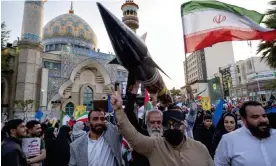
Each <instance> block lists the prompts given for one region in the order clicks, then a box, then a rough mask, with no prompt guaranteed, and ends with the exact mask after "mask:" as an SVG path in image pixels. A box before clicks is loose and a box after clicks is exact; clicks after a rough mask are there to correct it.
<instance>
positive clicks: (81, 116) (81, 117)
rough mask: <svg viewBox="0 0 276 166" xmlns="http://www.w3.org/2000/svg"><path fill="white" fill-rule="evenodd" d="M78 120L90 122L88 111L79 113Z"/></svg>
mask: <svg viewBox="0 0 276 166" xmlns="http://www.w3.org/2000/svg"><path fill="white" fill-rule="evenodd" d="M76 121H77V122H78V121H82V122H88V112H84V113H83V114H81V115H79V117H78V118H77V119H76Z"/></svg>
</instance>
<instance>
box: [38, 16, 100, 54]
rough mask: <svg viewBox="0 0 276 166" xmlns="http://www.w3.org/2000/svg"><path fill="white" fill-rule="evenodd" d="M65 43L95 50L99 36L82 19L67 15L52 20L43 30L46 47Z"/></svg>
mask: <svg viewBox="0 0 276 166" xmlns="http://www.w3.org/2000/svg"><path fill="white" fill-rule="evenodd" d="M65 43H66V44H71V45H77V46H81V47H85V48H88V49H95V48H97V36H96V34H95V33H94V31H93V30H92V28H91V27H90V26H89V25H88V24H87V23H86V22H85V21H84V20H83V19H82V18H80V17H79V16H77V15H75V14H73V13H67V14H63V15H60V16H58V17H56V18H54V19H52V20H51V21H50V22H48V23H47V24H46V25H45V27H44V29H43V44H44V45H48V44H65Z"/></svg>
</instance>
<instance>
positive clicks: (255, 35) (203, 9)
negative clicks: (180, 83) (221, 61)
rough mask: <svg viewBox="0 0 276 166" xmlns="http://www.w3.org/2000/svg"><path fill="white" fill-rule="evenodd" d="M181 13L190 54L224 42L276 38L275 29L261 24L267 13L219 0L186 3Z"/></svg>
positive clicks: (186, 46) (185, 39)
mask: <svg viewBox="0 0 276 166" xmlns="http://www.w3.org/2000/svg"><path fill="white" fill-rule="evenodd" d="M248 3H250V1H249V2H248ZM181 16H182V26H183V31H184V41H185V51H186V53H191V52H194V51H196V50H200V49H202V48H205V47H210V46H212V45H213V44H216V43H219V42H224V41H242V40H260V39H261V40H264V41H272V40H275V39H276V30H275V29H269V28H264V27H262V26H260V25H259V24H260V23H261V22H262V20H263V18H264V16H265V15H264V14H260V13H258V12H256V11H253V10H247V9H244V8H241V7H238V6H234V5H230V4H227V3H222V2H219V1H215V0H208V1H190V2H187V3H184V4H182V5H181Z"/></svg>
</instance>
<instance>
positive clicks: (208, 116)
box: [203, 114, 212, 120]
mask: <svg viewBox="0 0 276 166" xmlns="http://www.w3.org/2000/svg"><path fill="white" fill-rule="evenodd" d="M206 119H212V115H210V114H205V115H204V116H203V120H206Z"/></svg>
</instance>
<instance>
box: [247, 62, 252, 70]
mask: <svg viewBox="0 0 276 166" xmlns="http://www.w3.org/2000/svg"><path fill="white" fill-rule="evenodd" d="M247 67H248V69H252V63H251V62H250V61H248V62H247Z"/></svg>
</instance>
